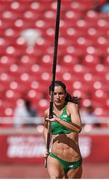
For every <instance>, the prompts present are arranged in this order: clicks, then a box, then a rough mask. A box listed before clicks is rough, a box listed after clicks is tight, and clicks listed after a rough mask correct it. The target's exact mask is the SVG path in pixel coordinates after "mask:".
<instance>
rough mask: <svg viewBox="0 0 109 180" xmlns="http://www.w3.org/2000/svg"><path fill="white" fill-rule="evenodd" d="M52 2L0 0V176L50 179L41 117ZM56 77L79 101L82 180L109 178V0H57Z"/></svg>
mask: <svg viewBox="0 0 109 180" xmlns="http://www.w3.org/2000/svg"><path fill="white" fill-rule="evenodd" d="M56 7H57V1H56V0H46V1H45V0H1V1H0V178H15V179H16V178H30V179H32V178H38V179H40V178H43V179H46V178H48V174H47V170H46V169H45V168H44V165H43V163H44V159H43V153H44V150H45V144H44V140H43V135H42V132H43V113H44V110H45V109H46V108H48V107H49V96H48V86H49V84H50V83H51V70H52V60H53V52H54V33H55V20H56ZM56 71H57V72H56V79H57V80H62V81H63V82H64V83H65V84H66V86H67V89H68V91H69V92H70V93H71V94H72V95H73V96H77V97H79V98H80V114H81V119H82V123H83V131H82V133H81V135H80V139H79V143H80V150H81V153H82V157H83V178H89V179H90V178H99V179H100V178H109V170H108V164H109V85H108V83H109V1H108V0H61V20H60V32H59V44H58V60H57V69H56Z"/></svg>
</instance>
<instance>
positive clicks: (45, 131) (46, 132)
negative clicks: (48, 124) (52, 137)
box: [43, 127, 48, 144]
mask: <svg viewBox="0 0 109 180" xmlns="http://www.w3.org/2000/svg"><path fill="white" fill-rule="evenodd" d="M47 134H48V129H47V128H45V127H44V131H43V136H44V141H45V144H47Z"/></svg>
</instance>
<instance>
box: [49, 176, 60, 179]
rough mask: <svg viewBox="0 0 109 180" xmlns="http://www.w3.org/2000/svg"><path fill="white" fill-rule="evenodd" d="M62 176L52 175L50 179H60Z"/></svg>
mask: <svg viewBox="0 0 109 180" xmlns="http://www.w3.org/2000/svg"><path fill="white" fill-rule="evenodd" d="M60 178H62V177H61V176H56V175H51V176H50V179H60Z"/></svg>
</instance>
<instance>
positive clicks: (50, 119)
mask: <svg viewBox="0 0 109 180" xmlns="http://www.w3.org/2000/svg"><path fill="white" fill-rule="evenodd" d="M46 121H49V122H54V121H57V120H56V117H53V118H46Z"/></svg>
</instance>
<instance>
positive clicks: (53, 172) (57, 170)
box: [47, 156, 64, 179]
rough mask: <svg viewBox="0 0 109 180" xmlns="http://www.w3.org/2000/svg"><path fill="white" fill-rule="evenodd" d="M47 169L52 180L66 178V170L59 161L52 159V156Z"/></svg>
mask: <svg viewBox="0 0 109 180" xmlns="http://www.w3.org/2000/svg"><path fill="white" fill-rule="evenodd" d="M47 169H48V173H49V176H50V178H52V179H55V178H62V177H63V176H64V170H63V168H62V166H61V165H60V162H59V161H58V160H57V159H55V158H52V157H51V156H48V159H47Z"/></svg>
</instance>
